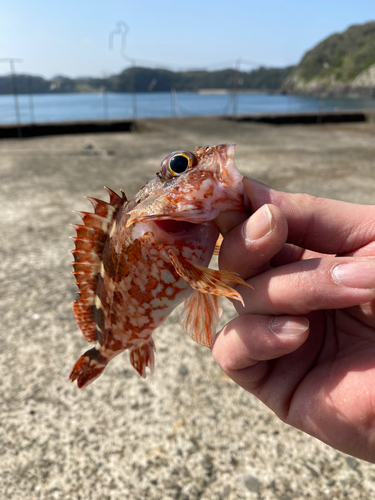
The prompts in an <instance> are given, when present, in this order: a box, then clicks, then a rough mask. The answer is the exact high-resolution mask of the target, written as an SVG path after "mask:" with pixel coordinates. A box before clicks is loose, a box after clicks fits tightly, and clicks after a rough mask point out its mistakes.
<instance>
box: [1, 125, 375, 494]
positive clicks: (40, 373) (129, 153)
mask: <svg viewBox="0 0 375 500" xmlns="http://www.w3.org/2000/svg"><path fill="white" fill-rule="evenodd" d="M232 141H234V142H237V144H238V147H237V151H236V155H237V156H236V158H237V165H238V167H239V169H240V170H241V171H242V172H243V173H244V174H246V175H250V176H253V177H255V178H257V179H259V180H262V181H264V182H267V183H269V184H271V185H272V186H274V187H276V188H278V189H283V190H287V191H305V192H309V193H312V194H315V195H319V196H326V197H334V198H338V199H344V200H348V201H353V202H362V203H371V204H373V203H375V124H365V123H364V124H350V125H349V124H340V125H325V126H284V127H274V126H267V125H256V124H249V123H248V124H247V123H242V124H236V123H232V122H227V121H218V120H216V119H199V120H197V119H186V120H185V119H184V120H178V119H176V120H155V121H145V122H143V124H142V127H141V131H139V132H135V133H123V134H120V133H119V134H99V135H85V136H83V135H76V136H60V137H43V138H35V139H26V140H16V139H14V140H2V141H1V142H0V196H1V198H0V200H1V211H2V217H1V221H0V224H1V247H0V252H1V260H0V276H1V284H2V286H1V289H0V314H1V333H0V335H1V346H2V348H1V352H0V360H1V361H0V387H1V389H0V397H1V420H0V455H1V461H0V492H1V495H0V496H1V498H8V499H29V500H33V499H48V500H49V499H67V500H68V499H69V500H70V499H84V500H86V499H87V500H89V499H90V500H91V499H95V500H96V499H111V500H112V499H113V500H114V499H128V498H129V499H135V500H143V499H150V500H152V499H183V500H187V499H192V500H194V499H205V500H206V499H207V500H208V499H210V500H211V499H212V500H221V499H230V500H234V499H264V500H266V499H267V500H268V499H280V500H289V499H294V498H301V499H305V498H311V499H332V498H333V499H344V498H349V499H351V500H355V499H366V500H368V499H371V498H375V466H373V465H371V464H368V463H366V462H362V461H360V460H356V459H354V458H351V457H348V456H346V455H344V454H342V453H339V452H337V451H335V450H333V449H331V448H330V447H328V446H326V445H324V444H322V443H320V442H319V441H317V440H315V439H313V438H311V437H309V436H306V435H304V434H303V433H301V432H299V431H297V430H295V429H293V428H290V427H288V426H287V425H285V424H283V423H281V422H280V421H278V419H277V418H276V417H275V416H274V415H273V413H272V412H271V411H270V410H268V409H267V408H266V407H264V406H263V405H262V404H261V403H260V402H258V401H257V400H256V399H255V398H254V397H253V396H251V395H249V394H247V393H246V392H245V391H243V390H242V389H240V388H239V387H237V386H236V385H235V384H234V383H233V382H231V380H229V379H228V378H227V377H226V376H225V375H223V373H222V372H221V370H220V369H219V368H218V367H217V366H216V365H215V363H214V361H213V360H212V358H211V356H210V352H209V350H208V349H205V348H203V347H199V346H197V345H195V344H194V343H193V342H192V341H191V340H190V339H189V338H188V337H187V336H186V335H185V334H183V332H182V331H181V330H180V328H179V326H178V324H177V318H178V311H175V313H173V315H172V316H171V317H170V318H169V320H168V321H167V322H166V323H165V324H164V325H163V326H162V327H161V328H160V329H159V330H158V331H157V332H156V334H155V335H154V339H155V342H156V347H157V353H156V369H155V373H154V375H153V376H151V377H148V378H147V379H146V380H143V379H141V378H140V377H139V376H138V374H137V373H136V372H135V370H134V369H133V368H132V367H131V365H130V363H129V361H128V356H127V354H126V353H125V354H123V355H121V356H119V357H118V358H116V359H115V360H114V361H113V362H111V364H110V366H108V367H107V369H106V371H105V373H104V374H103V376H102V377H101V378H100V379H98V380H97V381H96V382H95V383H94V384H92V385H90V386H89V387H88V388H87V389H84V390H82V391H80V390H78V389H77V387H76V385H75V384H71V383H70V382H69V381H68V380H67V374H68V371H69V369H70V367H71V366H72V364H73V363H74V361H75V360H76V358H77V357H78V356H79V355H80V354H81V353H82V352H83V351H84V350H85V348H86V343H85V341H84V339H83V338H82V336H81V335H80V333H79V331H78V329H77V327H76V324H75V321H74V318H73V313H72V310H71V302H72V301H73V300H74V298H75V293H76V286H75V284H74V278H73V276H72V275H71V274H70V272H71V266H70V261H71V256H70V254H69V253H68V249H69V248H72V244H71V242H70V241H69V240H68V237H69V236H73V234H74V231H73V229H72V228H70V227H69V223H78V222H79V219H78V218H77V217H76V216H75V215H74V214H73V213H72V210H73V209H76V210H90V208H89V204H88V202H86V201H85V200H84V199H83V196H85V195H87V196H94V197H99V198H104V199H106V193H105V191H104V190H103V185H107V186H109V187H111V188H113V189H115V190H119V189H120V188H123V189H124V190H125V191H126V192H127V193H128V194H129V195H133V194H135V193H136V191H137V190H138V189H139V188H140V187H141V186H142V185H143V184H144V183H145V182H146V181H147V180H148V179H149V178H151V177H152V176H154V173H155V172H156V170H157V169H158V166H159V163H160V161H161V159H162V158H163V157H164V156H165V155H166V154H168V153H169V152H171V151H174V150H176V149H193V148H194V147H195V146H196V145H201V144H215V143H216V144H217V143H221V142H232ZM88 144H89V146H88ZM230 314H233V313H232V310H231V306H230V305H229V303H228V305H227V307H226V309H225V318H228V316H229V315H230Z"/></svg>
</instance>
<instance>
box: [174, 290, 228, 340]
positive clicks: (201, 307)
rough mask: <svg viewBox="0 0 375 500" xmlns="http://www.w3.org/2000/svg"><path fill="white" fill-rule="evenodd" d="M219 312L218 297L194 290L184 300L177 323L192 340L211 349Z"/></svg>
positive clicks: (220, 312)
mask: <svg viewBox="0 0 375 500" xmlns="http://www.w3.org/2000/svg"><path fill="white" fill-rule="evenodd" d="M221 314H222V309H221V307H220V297H218V296H217V295H211V294H208V293H201V292H198V291H197V290H194V291H193V292H192V293H191V295H190V296H189V298H187V299H186V300H185V302H184V307H183V309H182V311H181V314H180V320H179V323H180V326H181V328H182V329H183V330H185V332H186V333H187V334H188V335H189V337H191V339H192V340H194V342H197V344H201V345H204V346H206V347H209V348H210V349H211V347H212V341H213V339H214V338H215V335H216V327H217V324H218V322H219V319H220V316H221Z"/></svg>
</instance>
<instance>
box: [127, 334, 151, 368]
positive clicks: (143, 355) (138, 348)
mask: <svg viewBox="0 0 375 500" xmlns="http://www.w3.org/2000/svg"><path fill="white" fill-rule="evenodd" d="M154 352H155V344H154V342H153V340H152V339H151V338H150V339H148V340H145V342H143V343H142V344H137V345H135V346H134V347H131V348H130V352H129V357H130V363H131V364H132V365H133V366H134V368H135V369H136V370H137V372H138V373H139V375H140V376H141V377H143V378H146V366H148V367H149V369H150V371H151V373H153V372H154V364H155V358H154Z"/></svg>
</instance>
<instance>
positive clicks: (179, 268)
mask: <svg viewBox="0 0 375 500" xmlns="http://www.w3.org/2000/svg"><path fill="white" fill-rule="evenodd" d="M168 256H169V258H170V259H171V262H172V264H173V266H174V268H175V270H176V272H177V274H179V275H180V276H181V277H182V278H183V279H184V280H185V281H186V282H187V283H188V284H189V285H190V286H191V287H192V288H194V290H197V291H198V292H201V293H211V294H213V295H221V296H224V297H228V298H229V299H235V300H239V301H240V302H241V304H242V305H244V302H243V300H242V297H241V295H240V294H239V293H238V292H237V291H236V290H234V289H233V288H231V287H230V286H228V283H233V284H237V285H244V286H248V287H250V285H248V284H247V283H246V282H245V281H244V280H243V279H242V278H240V277H239V276H238V274H237V273H231V272H229V271H216V270H214V269H208V268H207V267H203V266H200V265H198V264H192V263H191V262H188V261H187V260H186V259H185V258H184V257H182V256H181V255H177V252H176V251H175V250H172V249H170V250H168ZM250 288H251V287H250Z"/></svg>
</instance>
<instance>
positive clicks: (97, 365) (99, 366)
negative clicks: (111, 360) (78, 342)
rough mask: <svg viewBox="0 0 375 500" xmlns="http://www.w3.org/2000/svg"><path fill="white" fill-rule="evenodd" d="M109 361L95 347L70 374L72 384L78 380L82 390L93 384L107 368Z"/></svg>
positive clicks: (77, 363) (79, 361)
mask: <svg viewBox="0 0 375 500" xmlns="http://www.w3.org/2000/svg"><path fill="white" fill-rule="evenodd" d="M107 363H108V360H107V359H105V358H104V357H103V356H102V355H101V354H100V351H99V350H98V349H96V348H95V347H94V348H93V349H90V350H88V351H86V352H85V354H83V355H82V356H81V357H80V358H79V360H78V361H77V362H76V364H75V365H74V366H73V368H72V370H71V371H70V373H69V378H70V380H71V381H72V382H74V380H77V385H78V387H79V388H80V389H82V387H86V385H89V384H91V382H93V381H94V380H95V379H96V378H98V377H99V375H100V374H101V373H102V371H103V370H104V368H105V367H106V365H107Z"/></svg>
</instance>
